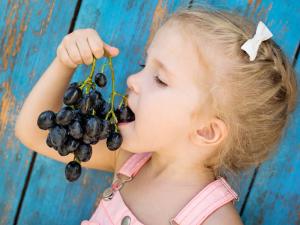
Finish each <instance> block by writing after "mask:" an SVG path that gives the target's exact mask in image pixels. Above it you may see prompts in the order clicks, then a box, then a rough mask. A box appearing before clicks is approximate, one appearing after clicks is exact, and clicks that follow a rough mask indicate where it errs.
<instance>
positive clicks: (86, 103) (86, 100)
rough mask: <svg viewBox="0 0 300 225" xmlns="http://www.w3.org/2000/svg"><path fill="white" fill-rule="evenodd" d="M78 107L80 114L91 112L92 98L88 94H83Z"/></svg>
mask: <svg viewBox="0 0 300 225" xmlns="http://www.w3.org/2000/svg"><path fill="white" fill-rule="evenodd" d="M78 108H79V109H80V111H81V113H82V114H85V115H86V114H91V113H92V111H93V99H92V97H91V96H90V95H89V94H85V95H84V96H83V97H82V98H81V99H80V100H79V102H78Z"/></svg>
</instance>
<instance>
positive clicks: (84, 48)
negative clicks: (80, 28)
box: [76, 38, 93, 65]
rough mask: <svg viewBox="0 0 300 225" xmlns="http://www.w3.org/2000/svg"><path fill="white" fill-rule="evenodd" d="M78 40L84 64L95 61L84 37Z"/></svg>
mask: <svg viewBox="0 0 300 225" xmlns="http://www.w3.org/2000/svg"><path fill="white" fill-rule="evenodd" d="M76 42H77V47H78V49H79V53H80V55H81V58H82V60H83V62H84V64H86V65H90V64H91V63H92V62H93V54H92V50H91V49H90V46H89V44H88V42H87V41H86V39H82V38H79V39H77V40H76Z"/></svg>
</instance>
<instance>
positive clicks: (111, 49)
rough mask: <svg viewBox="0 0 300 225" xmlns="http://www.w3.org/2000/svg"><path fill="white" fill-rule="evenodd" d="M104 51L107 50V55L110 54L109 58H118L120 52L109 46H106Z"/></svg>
mask: <svg viewBox="0 0 300 225" xmlns="http://www.w3.org/2000/svg"><path fill="white" fill-rule="evenodd" d="M104 49H105V50H106V53H108V54H109V56H112V57H114V56H117V55H118V54H119V52H120V51H119V49H118V48H116V47H112V46H110V45H108V44H104Z"/></svg>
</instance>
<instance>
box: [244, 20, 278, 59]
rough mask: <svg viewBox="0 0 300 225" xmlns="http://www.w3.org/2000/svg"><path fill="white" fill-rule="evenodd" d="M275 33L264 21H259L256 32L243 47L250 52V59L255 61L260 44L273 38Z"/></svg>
mask: <svg viewBox="0 0 300 225" xmlns="http://www.w3.org/2000/svg"><path fill="white" fill-rule="evenodd" d="M272 36H273V34H272V33H271V31H270V30H269V29H268V28H267V26H266V25H265V24H264V23H263V22H262V21H259V23H258V25H257V28H256V33H255V35H254V36H253V38H251V39H249V40H247V41H246V42H245V43H244V44H243V45H242V47H241V49H243V50H244V51H246V52H247V53H248V55H249V56H250V61H253V60H254V59H255V57H256V55H257V51H258V48H259V45H260V44H261V43H262V42H263V41H265V40H267V39H269V38H271V37H272Z"/></svg>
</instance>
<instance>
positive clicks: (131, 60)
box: [18, 1, 188, 224]
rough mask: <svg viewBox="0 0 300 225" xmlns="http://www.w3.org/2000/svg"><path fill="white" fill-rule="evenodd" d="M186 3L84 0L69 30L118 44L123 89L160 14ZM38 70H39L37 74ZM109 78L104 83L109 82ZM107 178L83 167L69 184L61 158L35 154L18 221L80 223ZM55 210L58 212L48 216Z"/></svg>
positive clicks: (80, 74) (82, 71)
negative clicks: (92, 33) (94, 33)
mask: <svg viewBox="0 0 300 225" xmlns="http://www.w3.org/2000/svg"><path fill="white" fill-rule="evenodd" d="M187 5H188V1H174V2H173V3H167V2H163V3H159V4H158V3H157V2H151V3H150V2H149V1H138V2H136V1H121V2H120V1H118V2H116V1H115V2H113V1H97V2H95V1H83V2H82V4H81V6H80V10H79V14H78V17H77V20H76V23H75V28H74V29H81V28H86V27H91V28H94V29H96V30H97V32H98V33H99V35H100V36H101V38H102V39H103V40H104V41H105V42H106V43H109V44H111V45H113V46H116V47H118V48H119V49H120V54H119V56H118V57H116V58H113V65H114V71H115V76H116V77H117V78H116V79H117V83H116V89H117V90H118V91H119V92H121V93H124V92H125V90H126V88H127V85H126V79H127V76H128V75H130V74H132V73H134V72H136V71H138V70H139V69H140V67H139V64H138V63H139V61H140V60H143V54H144V47H145V45H147V43H148V41H149V40H148V39H149V36H150V37H152V35H153V32H154V30H155V29H156V26H157V23H159V22H160V20H161V17H162V16H163V15H164V14H165V13H167V12H171V11H173V10H175V9H176V8H177V7H179V6H187ZM87 15H88V16H87ZM56 23H58V21H56ZM48 37H51V35H50V34H49V36H48ZM54 40H55V41H54V42H51V45H50V44H48V46H47V50H48V51H49V54H50V55H48V56H47V58H43V56H42V55H41V56H40V57H41V58H42V60H41V61H45V63H44V64H43V66H44V68H46V67H47V66H48V64H49V63H50V62H51V60H52V58H53V57H54V53H55V50H56V47H57V45H58V44H59V42H60V40H61V37H60V38H58V39H54ZM44 48H46V47H44ZM104 62H105V59H100V60H97V64H96V69H99V68H101V65H102V64H103V63H104ZM89 71H90V67H88V66H85V65H81V66H79V67H78V69H77V70H76V72H75V73H74V76H73V78H72V81H77V80H82V79H83V78H84V77H85V76H86V75H87V74H88V73H89ZM106 72H109V71H108V70H107V71H106ZM40 74H42V71H41V72H40V73H39V75H38V76H40ZM108 81H109V82H108V83H107V87H110V86H111V82H110V80H109V79H108ZM102 93H103V96H104V98H105V99H107V98H108V97H109V88H108V89H106V88H104V89H103V92H102ZM41 177H43V178H45V179H41ZM111 178H112V173H109V172H104V171H96V170H92V169H85V168H83V171H82V174H81V177H80V178H79V179H78V180H77V181H76V182H74V183H71V184H70V183H68V182H67V181H66V180H65V177H64V165H63V164H62V163H59V162H56V161H53V160H50V159H47V158H45V157H43V156H41V155H37V158H36V161H35V164H34V168H33V171H32V175H31V179H30V182H29V185H28V188H27V191H26V195H25V198H24V202H23V204H22V208H21V212H20V216H19V220H18V224H37V223H38V224H79V223H80V221H82V220H84V219H88V218H90V216H91V214H92V213H93V211H94V210H95V208H96V206H97V202H98V200H99V199H100V196H101V193H102V192H103V190H104V188H105V187H107V186H108V185H109V184H110V183H111ZM57 214H59V216H53V215H57Z"/></svg>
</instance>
